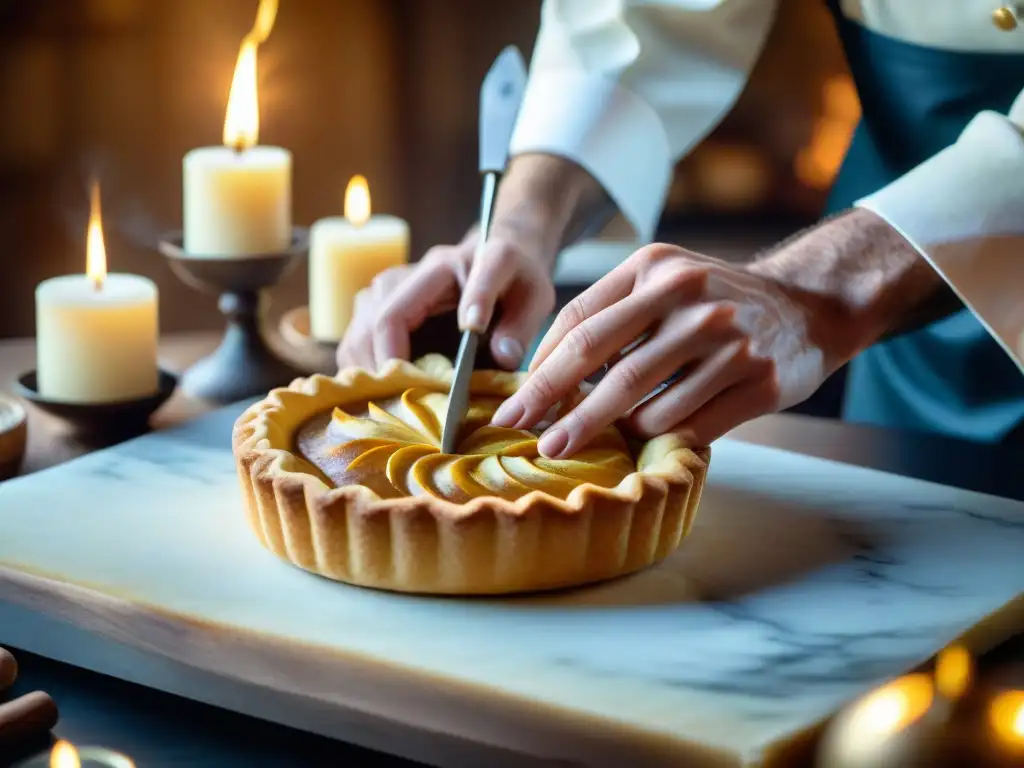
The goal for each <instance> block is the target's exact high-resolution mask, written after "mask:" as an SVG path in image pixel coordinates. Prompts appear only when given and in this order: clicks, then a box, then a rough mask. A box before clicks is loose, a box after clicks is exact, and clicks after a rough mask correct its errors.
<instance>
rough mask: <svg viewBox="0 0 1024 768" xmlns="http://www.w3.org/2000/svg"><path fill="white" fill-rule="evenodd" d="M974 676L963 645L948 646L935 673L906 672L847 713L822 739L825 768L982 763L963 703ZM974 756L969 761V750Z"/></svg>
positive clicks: (940, 767) (821, 759) (933, 767)
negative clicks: (968, 734) (968, 736)
mask: <svg viewBox="0 0 1024 768" xmlns="http://www.w3.org/2000/svg"><path fill="white" fill-rule="evenodd" d="M972 678H973V662H972V660H971V657H970V655H969V654H968V653H967V651H966V650H965V649H964V648H963V647H961V646H952V647H949V648H946V649H944V650H943V651H942V652H941V653H940V654H939V656H938V658H937V659H936V664H935V672H934V675H928V674H926V673H916V674H911V675H905V676H904V677H900V678H898V679H896V680H893V681H892V682H890V683H887V684H886V685H884V686H882V687H881V688H879V689H877V690H875V691H872V692H871V693H869V694H868V695H867V696H864V697H863V698H861V699H860V700H858V701H856V702H854V703H853V704H852V705H851V706H850V707H849V708H847V709H846V710H844V711H843V712H841V713H840V714H839V715H838V716H837V717H836V718H835V720H834V721H833V722H832V724H831V725H830V726H829V728H828V729H827V730H826V732H825V733H824V734H823V737H822V740H821V742H820V744H819V752H818V759H817V765H818V766H821V768H904V766H918V765H920V766H928V767H929V768H947V767H948V768H954V767H956V768H959V766H962V765H971V766H976V767H977V768H982V767H983V766H985V768H987V765H986V764H985V763H983V762H981V761H980V760H979V759H975V758H977V755H976V754H975V753H976V751H977V750H976V748H975V746H976V745H975V744H974V743H972V742H970V741H969V740H968V741H965V740H964V739H963V738H962V735H963V721H962V719H961V718H960V717H959V714H958V713H959V705H960V702H961V700H962V698H963V697H964V695H965V694H966V693H967V690H968V688H969V687H970V685H971V682H972ZM965 751H966V752H968V753H970V754H971V755H972V759H971V760H969V761H968V762H964V761H963V757H964V753H965Z"/></svg>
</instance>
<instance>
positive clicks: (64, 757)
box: [50, 740, 82, 768]
mask: <svg viewBox="0 0 1024 768" xmlns="http://www.w3.org/2000/svg"><path fill="white" fill-rule="evenodd" d="M81 765H82V762H81V760H79V759H78V750H77V749H75V747H74V745H73V744H71V743H70V742H67V741H64V740H61V741H58V742H57V743H56V744H54V745H53V749H52V750H51V751H50V768H81Z"/></svg>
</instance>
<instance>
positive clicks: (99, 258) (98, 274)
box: [85, 181, 107, 291]
mask: <svg viewBox="0 0 1024 768" xmlns="http://www.w3.org/2000/svg"><path fill="white" fill-rule="evenodd" d="M85 274H86V275H87V276H88V278H89V279H90V280H91V281H92V284H93V286H94V287H95V288H96V290H97V291H98V290H100V289H101V288H102V287H103V283H104V282H105V281H106V279H107V248H106V245H105V244H104V242H103V217H102V215H101V212H100V185H99V182H95V181H94V182H93V183H92V188H91V189H90V191H89V228H88V229H87V230H86V235H85Z"/></svg>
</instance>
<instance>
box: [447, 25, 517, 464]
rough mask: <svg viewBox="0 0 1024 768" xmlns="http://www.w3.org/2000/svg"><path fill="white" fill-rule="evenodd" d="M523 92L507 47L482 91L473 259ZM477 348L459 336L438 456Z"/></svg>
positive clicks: (458, 420) (464, 404)
mask: <svg viewBox="0 0 1024 768" xmlns="http://www.w3.org/2000/svg"><path fill="white" fill-rule="evenodd" d="M525 90H526V63H525V62H524V61H523V55H522V54H521V53H520V52H519V49H518V48H516V46H514V45H510V46H508V47H507V48H505V50H503V51H502V52H501V53H500V54H499V55H498V58H497V59H495V60H494V64H492V65H491V68H490V70H489V71H488V72H487V76H486V77H484V82H483V85H482V86H481V88H480V173H481V174H482V175H483V191H482V192H481V197H480V227H479V230H480V235H479V237H478V238H477V243H476V254H475V257H476V258H479V257H480V254H481V253H482V252H483V249H484V247H485V246H486V244H487V237H488V235H489V234H490V229H491V212H492V210H493V208H494V195H495V192H496V191H497V188H498V176H499V175H500V174H501V173H502V172H503V171H504V170H505V165H506V163H507V162H508V145H509V142H510V141H511V139H512V130H513V128H515V123H516V117H517V116H518V115H519V105H520V104H521V103H522V100H523V92H524V91H525ZM479 343H480V334H478V333H476V332H474V331H470V330H467V331H463V333H462V341H461V342H460V343H459V353H458V355H457V356H456V358H455V370H454V374H453V376H452V386H451V390H450V391H449V393H448V409H447V410H446V411H445V416H444V426H443V428H442V430H441V452H442V453H455V449H456V448H457V447H458V437H459V427H460V426H461V425H462V421H463V419H465V418H466V411H467V410H468V408H469V382H470V378H471V377H472V375H473V367H474V365H475V363H476V350H477V347H478V346H479Z"/></svg>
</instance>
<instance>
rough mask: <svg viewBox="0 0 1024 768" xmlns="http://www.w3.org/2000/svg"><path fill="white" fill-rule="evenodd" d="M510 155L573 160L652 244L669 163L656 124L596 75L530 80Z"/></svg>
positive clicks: (646, 110)
mask: <svg viewBox="0 0 1024 768" xmlns="http://www.w3.org/2000/svg"><path fill="white" fill-rule="evenodd" d="M509 150H510V154H512V155H520V154H526V153H530V152H541V153H545V154H552V155H559V156H561V157H565V158H567V159H569V160H572V161H573V162H575V163H577V164H578V165H580V166H581V167H582V168H584V169H585V170H586V171H587V172H588V173H590V174H591V175H592V176H593V177H594V178H595V179H596V180H597V181H598V182H600V184H601V185H602V186H603V187H604V189H605V190H606V191H607V192H608V194H609V195H610V196H611V198H612V200H613V201H614V202H615V204H616V205H617V206H618V207H619V210H620V211H621V212H622V215H623V216H624V217H625V218H626V220H627V221H628V222H629V224H630V225H631V226H632V228H633V230H634V233H635V235H636V238H637V240H641V241H644V242H649V241H650V240H651V239H652V238H653V237H654V231H655V229H656V228H657V225H658V220H659V218H660V217H661V210H662V206H663V205H664V202H665V197H666V195H667V194H668V189H669V186H670V184H671V182H672V172H673V168H674V163H673V157H672V152H671V149H670V145H669V140H668V136H667V135H666V133H665V128H664V126H663V125H662V122H661V119H660V118H659V117H658V114H657V113H656V112H655V111H654V109H653V108H652V107H651V106H650V105H649V104H648V103H647V102H646V101H644V100H643V99H642V98H640V97H639V96H637V95H636V94H635V93H632V92H631V91H629V90H628V89H626V88H623V87H622V86H620V85H618V84H617V83H615V82H613V81H611V80H609V79H607V78H605V77H602V76H600V75H589V74H585V73H582V72H572V71H563V72H550V73H548V72H546V73H544V74H543V75H540V76H534V77H532V78H531V79H530V82H529V83H528V85H527V89H526V93H525V95H524V97H523V103H522V106H521V107H520V111H519V117H518V120H517V123H516V128H515V132H514V133H513V134H512V142H511V144H510V147H509Z"/></svg>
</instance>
